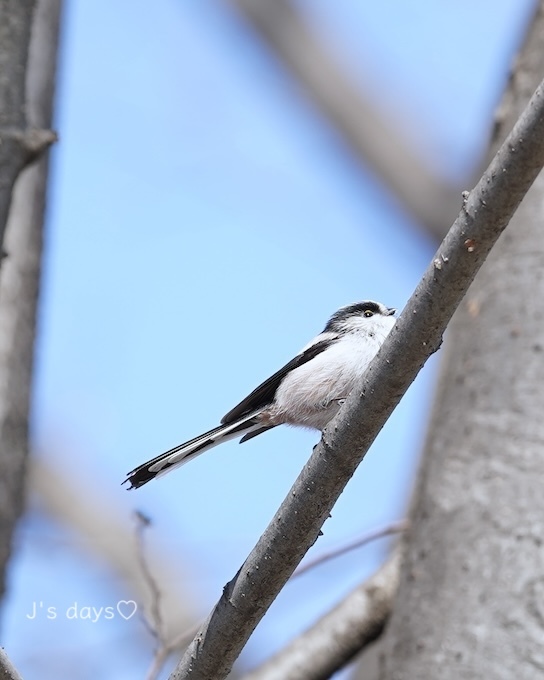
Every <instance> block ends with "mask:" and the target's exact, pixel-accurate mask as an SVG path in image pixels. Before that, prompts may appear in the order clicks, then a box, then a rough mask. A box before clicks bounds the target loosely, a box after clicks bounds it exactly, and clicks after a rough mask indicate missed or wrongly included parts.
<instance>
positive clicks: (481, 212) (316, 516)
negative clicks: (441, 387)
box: [170, 83, 544, 680]
mask: <svg viewBox="0 0 544 680" xmlns="http://www.w3.org/2000/svg"><path fill="white" fill-rule="evenodd" d="M543 164H544V83H541V84H540V85H539V87H538V88H537V91H536V92H535V94H534V95H533V97H532V99H531V101H530V102H529V104H528V106H527V108H526V109H525V111H524V113H523V114H522V116H521V118H520V119H519V120H518V122H517V123H516V126H515V127H514V130H513V131H512V133H511V134H510V135H509V137H508V139H507V140H506V142H505V143H504V144H503V145H502V147H501V148H500V149H499V151H498V153H497V155H496V156H495V158H494V159H493V161H492V162H491V164H490V166H489V168H488V169H487V171H486V172H485V173H484V175H483V177H482V179H481V180H480V182H479V183H478V185H477V186H476V188H475V189H474V190H473V191H472V192H471V193H470V195H469V196H468V197H467V198H466V201H465V203H464V205H463V208H462V210H461V212H460V214H459V216H458V218H457V220H456V221H455V223H454V224H453V226H452V228H451V229H450V231H449V232H448V234H447V236H446V238H445V239H444V241H443V243H442V244H441V246H440V248H439V250H438V252H437V254H436V257H435V258H434V260H433V261H432V262H431V264H430V265H429V267H428V269H427V271H426V272H425V274H424V275H423V278H422V280H421V282H420V283H419V285H418V287H417V288H416V290H415V292H414V294H413V295H412V297H411V298H410V300H409V302H408V304H407V306H406V308H405V310H404V311H403V313H402V315H401V317H400V318H399V320H398V321H397V324H396V326H395V327H394V328H393V330H392V332H391V333H390V334H389V336H388V337H387V339H386V341H385V343H384V344H383V346H382V348H381V350H380V352H379V353H378V356H377V357H376V358H375V359H374V360H373V361H372V363H371V365H370V366H369V368H368V370H367V371H366V373H365V375H364V376H363V377H362V380H361V384H360V387H359V388H358V389H357V390H354V391H353V392H352V394H351V395H350V396H349V398H348V399H347V400H346V404H345V405H344V407H343V408H342V409H341V411H340V412H339V414H338V415H337V416H336V418H335V419H334V420H333V421H332V423H331V424H330V425H329V426H328V427H327V428H326V430H325V432H324V433H323V437H322V439H321V442H320V444H319V445H318V446H317V447H316V448H315V450H314V452H313V454H312V456H311V457H310V460H309V461H308V463H307V464H306V465H305V467H304V468H303V470H302V472H301V473H300V475H299V477H298V479H297V480H296V482H295V484H294V485H293V487H292V489H291V491H290V492H289V494H288V496H287V497H286V499H285V500H284V502H283V503H282V505H281V507H280V509H279V510H278V512H277V513H276V515H275V516H274V518H273V519H272V521H271V523H270V525H269V526H268V527H267V529H266V530H265V532H264V534H263V535H262V536H261V538H260V539H259V541H258V542H257V545H256V546H255V548H254V549H253V550H252V552H251V553H250V555H249V556H248V558H247V559H246V561H245V562H244V564H243V565H242V567H241V568H240V570H239V571H238V573H237V574H236V576H235V577H234V578H233V580H232V581H230V582H229V583H227V585H226V586H225V588H224V590H223V594H222V596H221V598H220V600H219V602H218V603H217V605H216V606H215V608H214V610H213V611H212V613H211V614H210V616H209V617H208V620H207V621H206V623H205V624H204V626H203V628H202V629H201V630H200V631H199V633H198V634H197V636H196V638H195V639H194V640H193V642H192V643H191V645H190V646H189V648H188V649H187V651H186V653H185V655H184V656H183V658H182V659H181V661H180V663H179V664H178V666H177V668H176V669H175V671H174V672H173V673H172V675H171V676H170V677H171V680H181V678H188V677H190V678H191V680H206V679H207V678H211V677H213V678H217V679H219V678H223V677H225V676H226V675H227V674H228V672H229V670H230V668H231V666H232V664H233V662H234V661H235V659H236V658H237V657H238V655H239V653H240V651H241V650H242V648H243V646H244V645H245V643H246V641H247V640H248V638H249V636H250V635H251V633H252V632H253V630H254V629H255V626H256V625H257V623H258V622H259V621H260V620H261V619H262V617H263V616H264V614H265V612H266V611H267V609H268V607H269V606H270V604H271V603H272V602H273V601H274V599H275V598H276V596H277V594H278V593H279V591H280V590H281V588H282V587H283V586H284V585H285V583H286V582H287V580H288V579H289V577H290V576H291V574H292V573H293V572H294V570H295V568H296V566H297V564H298V563H299V562H300V560H301V558H302V556H303V555H304V554H305V553H306V551H307V550H308V549H309V548H310V547H311V546H312V545H313V543H315V541H316V540H317V538H318V536H319V532H320V530H321V527H322V525H323V523H324V522H325V520H326V519H327V517H328V516H329V513H330V511H331V510H332V507H333V506H334V503H335V502H336V500H337V499H338V497H339V496H340V494H341V493H342V490H343V489H344V487H345V485H346V484H347V482H348V481H349V479H350V478H351V476H352V475H353V473H354V471H355V470H356V468H357V466H358V465H359V463H360V462H361V461H362V459H363V458H364V456H365V454H366V452H367V451H368V449H369V447H370V445H371V444H372V442H373V441H374V439H375V437H376V435H377V434H378V432H379V431H380V430H381V428H382V427H383V425H384V423H385V422H386V420H387V418H388V417H389V415H390V414H391V413H392V411H393V409H394V408H395V406H396V405H397V404H398V402H399V401H400V399H401V397H402V396H403V394H404V393H405V391H406V390H407V389H408V387H409V385H410V384H411V383H412V381H413V380H414V378H415V377H416V375H417V374H418V372H419V370H420V369H421V367H422V366H423V364H424V363H425V361H426V360H427V359H428V358H429V356H430V355H431V354H432V353H433V352H435V351H436V350H437V349H438V348H439V347H440V344H441V341H442V334H443V332H444V330H445V328H446V326H447V324H448V322H449V320H450V318H451V317H452V315H453V313H454V311H455V309H456V308H457V306H458V305H459V302H460V301H461V299H462V298H463V296H464V294H465V293H466V291H467V290H468V287H469V286H470V284H471V282H472V280H473V279H474V277H475V275H476V273H477V272H478V270H479V269H480V267H481V266H482V264H483V263H484V261H485V259H486V257H487V255H488V254H489V252H490V250H491V248H492V247H493V245H494V244H495V243H496V241H497V239H498V238H499V236H500V234H501V233H502V232H503V230H504V229H505V227H506V225H507V224H508V222H509V220H510V218H511V217H512V215H513V213H514V212H515V210H516V208H517V207H518V205H519V204H520V202H521V200H522V199H523V197H524V195H525V193H526V192H527V190H528V189H529V187H530V186H531V184H532V183H533V182H534V180H535V178H536V177H537V175H538V173H539V172H540V170H541V168H542V165H543Z"/></svg>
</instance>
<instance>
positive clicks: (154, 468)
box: [123, 413, 268, 489]
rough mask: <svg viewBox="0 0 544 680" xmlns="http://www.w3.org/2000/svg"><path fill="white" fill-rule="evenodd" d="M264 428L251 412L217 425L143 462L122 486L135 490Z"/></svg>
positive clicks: (129, 474) (247, 437) (248, 437)
mask: <svg viewBox="0 0 544 680" xmlns="http://www.w3.org/2000/svg"><path fill="white" fill-rule="evenodd" d="M265 429H268V427H263V426H262V424H260V423H259V420H258V419H257V418H256V414H255V413H251V414H249V415H246V416H244V417H243V418H239V419H238V420H235V421H234V422H232V423H226V424H225V425H219V427H215V428H214V429H213V430H210V431H209V432H205V433H204V434H201V435H200V436H199V437H195V438H194V439H190V440H189V441H188V442H185V443H184V444H180V445H179V446H175V447H174V448H173V449H170V450H169V451H165V452H164V453H161V454H160V456H157V457H156V458H152V459H151V460H148V461H147V463H143V465H139V466H138V467H137V468H135V469H134V470H132V472H129V473H128V475H127V478H126V479H125V481H124V482H123V484H127V483H128V484H130V486H129V489H137V488H138V487H140V486H143V485H144V484H147V482H150V481H151V480H152V479H155V477H159V476H160V475H164V474H166V473H167V472H170V471H171V470H174V469H175V468H177V467H180V466H181V465H185V463H188V462H189V461H190V460H193V458H196V457H197V456H199V455H200V454H201V453H204V451H207V450H208V449H211V448H213V447H214V446H217V445H218V444H222V443H223V442H226V441H228V440H229V439H235V438H237V437H242V436H243V439H242V441H244V440H245V439H250V438H251V437H252V436H255V435H257V434H260V433H261V431H263V430H265Z"/></svg>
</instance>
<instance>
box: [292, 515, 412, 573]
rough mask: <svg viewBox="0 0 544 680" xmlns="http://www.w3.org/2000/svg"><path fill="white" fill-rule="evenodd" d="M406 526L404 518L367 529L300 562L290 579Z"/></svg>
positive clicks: (406, 522) (403, 529) (402, 529)
mask: <svg viewBox="0 0 544 680" xmlns="http://www.w3.org/2000/svg"><path fill="white" fill-rule="evenodd" d="M408 526H409V522H408V520H405V519H403V520H400V521H399V522H393V523H392V524H388V525H387V526H384V527H381V528H380V529H375V530H374V531H369V532H367V533H366V534H363V535H362V536H359V538H356V539H355V540H352V541H349V542H348V543H344V545H341V546H339V547H337V548H333V549H332V550H329V551H327V552H324V553H321V555H318V556H317V557H315V558H314V559H313V560H308V561H307V562H304V563H303V564H301V565H300V566H299V567H298V568H297V569H295V572H294V573H293V575H292V576H291V580H292V579H294V578H295V577H297V576H302V574H305V573H306V572H308V571H310V569H315V567H318V566H319V565H321V564H324V563H325V562H328V561H329V560H333V559H335V558H336V557H340V555H345V554H346V553H348V552H351V551H352V550H356V549H357V548H361V547H362V546H363V545H366V544H367V543H370V542H371V541H377V540H378V539H379V538H384V537H385V536H391V534H398V533H400V532H402V531H406V529H408Z"/></svg>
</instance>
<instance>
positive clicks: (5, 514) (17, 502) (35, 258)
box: [0, 0, 61, 596]
mask: <svg viewBox="0 0 544 680" xmlns="http://www.w3.org/2000/svg"><path fill="white" fill-rule="evenodd" d="M60 2H61V0H38V2H37V3H36V10H35V13H34V19H33V27H32V39H31V47H30V56H29V65H28V73H27V76H26V81H27V95H26V99H25V102H24V106H25V109H26V111H27V114H26V115H27V118H28V122H29V124H30V125H32V126H33V127H34V128H36V129H40V128H43V129H46V128H48V127H49V125H50V123H51V112H52V106H53V81H54V74H55V66H56V46H57V35H58V24H59V13H60ZM21 4H22V5H23V4H25V5H28V4H29V3H28V2H25V3H21ZM1 5H6V7H3V8H2V11H5V12H8V10H9V9H12V11H14V12H15V10H16V7H15V6H16V5H17V2H11V3H10V2H2V0H0V6H1ZM12 5H13V6H14V7H11V6H12ZM0 19H1V12H0ZM23 67H24V65H23V64H21V68H23ZM22 75H23V76H24V75H25V73H24V72H23V74H22ZM22 120H23V119H21V121H22ZM0 148H1V145H0ZM46 182H47V159H46V158H45V157H42V158H41V159H40V160H39V161H37V162H36V163H35V164H33V165H32V166H30V167H28V168H26V170H24V171H23V172H22V173H21V174H20V176H19V178H18V180H17V182H16V184H15V187H14V191H13V195H11V194H10V195H9V196H8V198H9V203H10V209H9V222H8V227H7V230H6V250H7V252H8V257H7V258H6V259H5V262H4V264H3V266H2V272H1V276H0V596H1V595H2V594H3V592H4V589H5V568H6V564H7V561H8V559H9V556H10V553H11V543H12V537H13V531H14V528H15V525H16V522H17V519H18V518H19V515H20V513H21V510H22V498H23V482H24V470H25V462H26V456H27V450H28V412H29V404H30V387H31V378H32V365H33V356H34V337H35V331H36V310H37V300H38V290H39V281H40V262H41V252H42V224H43V217H44V209H45V189H46ZM0 199H2V194H1V192H0ZM0 216H1V211H0Z"/></svg>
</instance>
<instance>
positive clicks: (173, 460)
mask: <svg viewBox="0 0 544 680" xmlns="http://www.w3.org/2000/svg"><path fill="white" fill-rule="evenodd" d="M395 311H396V310H395V309H392V308H388V307H385V306H384V305H382V304H380V303H378V302H372V301H370V300H367V301H364V302H357V303H355V304H352V305H348V306H346V307H342V308H341V309H339V310H338V311H337V312H335V313H334V314H333V315H332V317H331V318H330V319H329V321H328V322H327V325H326V326H325V328H324V330H323V332H322V333H320V334H319V335H318V336H317V337H316V338H314V339H313V340H312V341H311V342H310V343H309V344H308V345H307V346H306V347H305V348H304V349H303V350H302V351H301V352H300V354H298V355H297V356H296V357H295V358H294V359H292V360H291V361H290V362H289V363H287V364H286V365H285V366H283V368H281V369H280V370H279V371H277V372H276V373H274V375H272V376H271V377H270V378H268V380H265V381H264V382H263V383H262V384H261V385H259V386H258V387H257V388H256V389H255V390H253V392H251V394H249V395H248V396H247V397H246V398H245V399H244V400H243V401H241V402H240V403H239V404H238V405H237V406H235V407H234V408H233V409H232V410H231V411H229V412H228V413H227V414H226V415H225V416H224V417H223V418H222V420H221V424H220V425H219V426H218V427H215V428H214V429H213V430H210V431H209V432H205V433H204V434H201V435H200V436H198V437H195V438H194V439H190V440H189V441H187V442H185V443H184V444H180V445H179V446H175V447H174V448H173V449H170V450H169V451H166V452H165V453H162V454H161V455H159V456H157V457H156V458H152V459H151V460H149V461H147V463H144V464H143V465H139V466H138V467H137V468H135V469H134V470H132V472H130V473H129V474H128V476H127V479H126V480H125V482H123V483H124V484H125V483H128V484H130V487H129V488H130V489H134V488H138V487H140V486H142V485H143V484H146V483H147V482H149V481H151V480H152V479H154V478H155V477H159V476H161V475H163V474H166V473H167V472H170V471H171V470H174V469H175V468H177V467H180V466H181V465H184V464H185V463H188V462H189V461H190V460H192V459H193V458H196V457H197V456H199V455H200V454H201V453H204V451H207V450H208V449H211V448H213V447H214V446H217V445H218V444H222V443H223V442H226V441H229V440H230V439H237V438H241V439H240V443H242V442H245V441H247V440H248V439H251V438H252V437H256V436H257V435H259V434H261V433H262V432H265V431H266V430H269V429H271V428H272V427H276V426H277V425H281V424H283V423H287V424H290V425H301V426H303V427H310V428H315V429H317V430H323V429H324V428H325V426H326V425H327V423H329V422H330V420H332V418H333V417H334V416H335V415H336V413H337V412H338V410H339V408H340V405H341V403H342V402H343V401H344V400H345V398H346V397H347V396H348V394H349V393H350V392H351V390H352V389H353V387H354V386H355V384H356V382H357V380H358V379H359V377H360V376H361V375H362V373H364V371H365V370H366V368H367V366H368V364H369V363H370V362H371V360H372V359H373V358H374V356H375V355H376V353H377V352H378V349H379V348H380V346H381V344H382V343H383V341H384V340H385V338H386V336H387V334H388V333H389V331H390V330H391V328H392V327H393V325H394V323H395V319H394V318H393V314H394V313H395Z"/></svg>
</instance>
